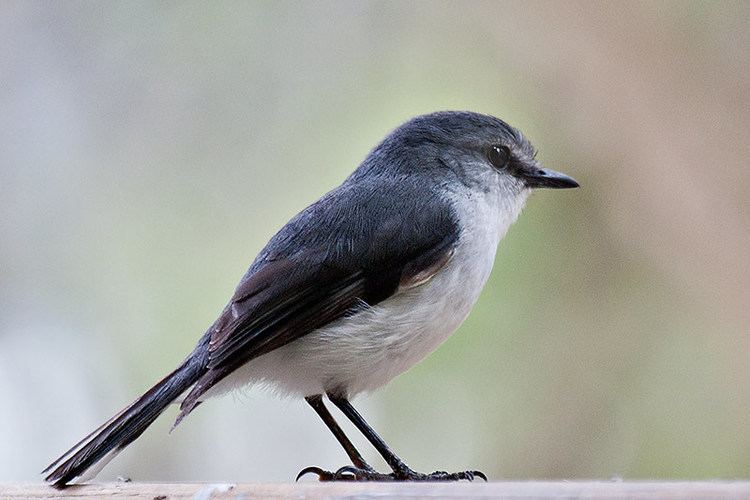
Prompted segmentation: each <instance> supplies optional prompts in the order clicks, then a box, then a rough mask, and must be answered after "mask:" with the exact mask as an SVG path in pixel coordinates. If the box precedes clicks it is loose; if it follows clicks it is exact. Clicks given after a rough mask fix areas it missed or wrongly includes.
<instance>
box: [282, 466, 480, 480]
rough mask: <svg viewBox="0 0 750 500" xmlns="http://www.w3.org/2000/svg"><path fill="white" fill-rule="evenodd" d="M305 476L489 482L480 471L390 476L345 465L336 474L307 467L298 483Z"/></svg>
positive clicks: (401, 472)
mask: <svg viewBox="0 0 750 500" xmlns="http://www.w3.org/2000/svg"><path fill="white" fill-rule="evenodd" d="M305 474H316V475H317V476H318V481H381V482H390V481H473V480H474V479H476V478H481V479H484V480H485V481H487V476H486V475H484V473H483V472H481V471H478V470H467V471H462V472H445V471H435V472H433V473H431V474H423V473H421V472H415V471H413V470H411V469H409V468H408V467H406V466H403V467H399V470H398V471H396V472H392V473H390V474H383V473H382V472H378V471H376V470H375V469H372V468H358V467H353V466H351V465H345V466H344V467H341V468H340V469H339V470H337V471H336V472H330V471H327V470H323V469H321V468H320V467H306V468H304V469H302V470H301V471H300V473H299V474H297V479H296V480H297V481H299V479H300V478H301V477H302V476H304V475H305Z"/></svg>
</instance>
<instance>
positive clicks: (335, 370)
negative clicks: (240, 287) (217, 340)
mask: <svg viewBox="0 0 750 500" xmlns="http://www.w3.org/2000/svg"><path fill="white" fill-rule="evenodd" d="M524 201H525V197H524V199H522V200H520V202H519V203H518V205H517V206H512V207H508V206H499V205H501V204H498V203H497V201H496V200H495V202H494V203H481V202H480V203H476V204H474V205H472V206H471V207H470V210H466V211H465V212H464V213H462V214H460V217H461V220H462V221H463V222H465V224H464V227H465V229H464V230H463V232H462V234H461V236H460V238H459V242H458V245H457V247H456V251H455V253H454V256H453V258H452V259H451V260H450V262H449V263H448V264H447V265H446V266H445V267H444V268H443V269H442V270H440V271H439V272H438V273H437V274H436V275H435V276H434V277H433V278H432V279H431V280H430V281H428V282H427V283H425V284H423V285H420V286H418V287H415V288H412V289H408V290H404V291H399V292H397V293H396V294H395V295H393V296H392V297H390V298H388V299H386V300H385V301H383V302H381V303H379V304H377V305H375V306H372V307H369V308H367V309H365V310H363V311H361V312H358V313H357V314H355V315H354V316H352V317H348V318H341V319H339V320H337V321H335V322H334V323H332V324H330V325H328V326H326V327H325V328H321V329H319V330H316V331H314V332H312V333H310V334H308V335H306V336H304V337H302V338H300V339H298V340H295V341H294V342H292V343H290V344H287V345H285V346H284V347H281V348H279V349H276V350H274V351H272V352H270V353H268V354H265V355H263V356H260V357H258V358H256V359H254V360H252V361H250V362H249V363H247V364H246V365H244V366H242V367H240V368H239V369H237V370H236V371H235V372H233V373H232V374H231V375H229V376H228V377H227V378H226V379H224V380H223V381H222V382H220V383H219V384H217V386H216V387H215V388H214V389H213V390H211V391H210V393H209V394H208V395H207V396H212V395H215V394H219V393H223V392H226V391H227V390H230V389H234V388H238V387H242V386H245V385H247V384H248V383H260V384H263V385H267V386H268V388H270V389H272V390H274V391H276V392H279V393H280V394H283V395H294V396H310V395H313V394H322V393H325V392H329V391H336V392H341V393H343V394H345V395H348V396H353V395H354V394H357V393H360V392H366V391H372V390H374V389H377V388H379V387H381V386H382V385H384V384H386V383H387V382H389V381H390V380H391V379H392V378H394V377H395V376H396V375H399V374H401V373H403V372H404V371H406V370H407V369H409V368H410V367H411V366H413V365H414V364H415V363H417V362H418V361H420V360H421V359H423V358H424V357H425V356H427V355H428V354H429V353H431V352H432V351H434V350H435V349H436V348H437V347H438V346H439V345H440V344H441V343H442V342H443V341H444V340H445V339H447V338H448V336H450V335H451V334H452V333H453V332H454V331H455V330H456V329H457V328H458V327H459V326H460V325H461V323H462V322H463V321H464V319H465V318H466V316H467V315H468V314H469V311H470V310H471V308H472V306H473V305H474V303H475V302H476V300H477V298H478V297H479V293H480V292H481V291H482V288H483V287H484V284H485V283H486V281H487V278H488V277H489V275H490V271H491V270H492V265H493V263H494V260H495V252H496V250H497V244H498V242H499V241H500V239H501V238H502V236H503V235H504V234H505V232H506V231H507V229H508V227H509V226H510V225H511V224H512V223H513V222H514V221H515V219H516V218H517V216H518V213H519V212H520V210H521V208H522V206H523V202H524ZM502 214H505V217H503V216H502Z"/></svg>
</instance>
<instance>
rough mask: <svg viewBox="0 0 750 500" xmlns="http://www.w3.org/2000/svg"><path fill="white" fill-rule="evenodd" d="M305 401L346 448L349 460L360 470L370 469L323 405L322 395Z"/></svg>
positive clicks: (310, 397)
mask: <svg viewBox="0 0 750 500" xmlns="http://www.w3.org/2000/svg"><path fill="white" fill-rule="evenodd" d="M305 401H307V402H308V404H309V405H310V406H312V408H313V410H315V412H316V413H317V414H318V415H319V416H320V418H321V419H322V420H323V422H325V424H326V426H328V429H329V430H330V431H331V432H332V433H333V435H334V436H335V437H336V440H337V441H338V442H339V444H340V445H341V446H342V447H343V448H344V451H345V452H346V454H347V455H349V460H351V461H352V463H353V464H354V466H355V467H359V468H360V469H369V468H370V466H369V465H368V464H367V462H365V460H364V459H363V458H362V455H361V454H360V453H359V451H357V449H356V448H355V447H354V445H353V444H352V442H351V441H349V438H348V437H346V434H344V431H343V430H342V429H341V427H339V424H338V423H336V420H334V418H333V415H331V412H329V411H328V408H326V406H325V404H323V396H321V395H320V394H318V395H315V396H309V397H307V398H305Z"/></svg>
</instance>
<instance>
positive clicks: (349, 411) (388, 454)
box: [328, 394, 409, 473]
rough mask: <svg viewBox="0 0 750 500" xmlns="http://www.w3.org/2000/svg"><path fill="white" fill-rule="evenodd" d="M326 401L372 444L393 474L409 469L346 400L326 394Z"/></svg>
mask: <svg viewBox="0 0 750 500" xmlns="http://www.w3.org/2000/svg"><path fill="white" fill-rule="evenodd" d="M328 399H330V400H331V402H332V403H333V404H335V405H336V406H337V407H338V409H339V410H341V412H342V413H343V414H344V415H346V416H347V418H348V419H349V420H351V421H352V423H353V424H354V425H355V426H356V427H357V429H359V431H360V432H361V433H362V434H364V436H365V437H366V438H367V440H368V441H369V442H370V443H372V445H373V446H374V447H375V449H376V450H378V453H380V455H381V456H382V457H383V459H384V460H385V461H386V463H387V464H388V466H389V467H390V468H391V469H392V470H393V472H395V473H398V472H400V471H405V470H408V469H409V468H408V467H407V466H406V464H405V463H404V462H403V460H401V459H400V458H398V457H397V456H396V454H395V453H393V451H392V450H391V448H390V447H389V446H388V445H387V444H386V442H385V441H383V438H381V437H380V436H379V435H378V433H377V432H375V430H374V429H373V428H372V427H370V425H369V424H368V423H367V422H365V419H364V418H363V417H362V415H360V414H359V412H358V411H357V410H356V409H355V408H354V407H353V406H352V404H351V403H350V402H349V401H348V400H347V399H345V398H342V397H339V396H335V395H333V394H328Z"/></svg>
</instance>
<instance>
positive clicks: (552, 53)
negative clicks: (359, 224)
mask: <svg viewBox="0 0 750 500" xmlns="http://www.w3.org/2000/svg"><path fill="white" fill-rule="evenodd" d="M749 19H750V3H748V2H653V3H652V2H643V3H638V2H609V3H604V2H590V3H588V2H582V3H573V2H409V3H407V2H380V1H379V2H309V3H308V2H275V1H274V2H211V3H199V2H160V3H155V2H154V3H150V2H149V3H145V2H25V1H23V2H21V1H18V2H16V1H6V2H3V3H2V4H1V5H0V42H1V46H2V47H3V48H2V49H0V86H1V87H0V110H2V112H1V113H0V151H2V161H1V162H0V213H1V214H2V216H1V217H0V401H2V403H0V480H4V481H9V480H18V481H21V480H23V481H30V480H37V478H38V476H37V473H38V471H40V470H41V469H42V468H43V467H44V466H45V465H47V463H48V462H49V461H50V460H51V459H53V458H55V457H56V456H57V455H59V454H60V453H61V452H62V451H64V450H65V449H67V448H68V447H69V446H70V445H72V444H73V443H74V442H75V441H77V440H78V439H79V438H81V437H82V436H83V435H85V434H86V433H88V432H89V431H90V430H91V429H92V428H94V427H96V426H98V425H99V424H100V423H101V422H102V421H104V420H105V419H107V418H108V417H109V416H111V415H112V414H113V413H114V412H115V411H117V410H118V409H120V408H121V407H122V406H124V405H125V404H126V403H129V402H130V401H131V400H132V399H133V398H134V397H136V396H137V395H138V394H140V393H141V392H142V391H143V390H145V389H146V388H147V387H149V386H150V385H151V384H152V383H153V382H155V381H156V380H157V379H158V378H160V377H161V376H162V375H163V374H165V373H167V372H168V371H169V370H171V369H172V368H173V367H174V366H175V365H176V364H177V363H178V362H179V361H180V360H181V359H182V357H183V356H184V355H185V354H187V353H188V352H189V350H190V349H191V348H192V346H193V344H194V342H195V341H196V340H197V339H198V337H199V335H200V334H201V333H202V332H203V331H204V329H205V328H206V327H207V326H208V325H209V324H210V323H211V322H212V321H213V319H214V318H215V317H216V315H217V314H218V312H219V311H220V310H221V308H222V307H223V305H224V303H225V301H226V300H227V299H228V298H229V296H230V294H231V292H232V290H233V288H234V286H235V284H236V282H237V280H238V279H239V277H240V276H241V275H242V273H243V272H244V270H245V268H246V266H247V265H248V264H249V263H250V261H251V260H252V258H253V257H254V256H255V254H256V253H257V252H258V251H259V250H260V248H261V247H262V246H263V244H264V243H265V242H266V241H267V239H268V238H269V237H270V236H271V235H272V234H273V233H274V232H275V231H276V230H277V229H278V228H280V227H281V226H282V225H283V224H284V223H285V222H286V221H287V219H288V218H289V217H290V216H292V215H293V214H294V213H296V212H297V211H299V210H301V209H302V208H304V207H305V206H306V205H307V204H309V203H310V202H312V201H313V200H315V199H316V198H317V197H318V196H319V195H321V194H322V193H324V192H326V191H328V190H329V189H331V188H332V187H334V186H335V185H337V184H338V183H339V182H340V181H341V180H343V179H344V178H345V177H346V176H347V175H348V174H349V173H350V172H351V171H352V170H353V169H354V168H355V167H356V165H357V164H358V163H359V161H361V159H362V158H363V157H364V156H365V155H366V154H367V152H368V150H369V149H370V148H371V147H372V146H374V145H375V144H376V143H377V142H378V141H379V140H380V139H381V138H382V137H383V136H384V135H385V134H386V133H387V132H388V131H389V130H390V129H392V128H393V127H395V126H397V125H398V124H399V123H401V122H402V121H404V120H406V119H407V118H409V117H411V116H413V115H416V114H420V113H425V112H430V111H435V110H442V109H469V110H474V111H479V112H483V113H488V114H493V115H497V116H499V117H502V118H504V119H505V120H507V121H509V122H510V123H511V124H513V125H515V126H517V127H519V128H520V129H522V130H523V131H524V132H525V133H526V135H527V136H528V137H530V138H531V139H532V141H533V142H534V144H535V145H536V146H537V148H538V149H539V151H540V155H539V157H540V159H541V160H542V162H543V163H544V164H546V165H548V166H549V167H551V168H555V169H559V170H562V171H564V172H566V173H569V174H570V175H573V176H574V177H576V178H577V179H578V180H579V181H580V182H581V184H582V188H581V189H579V190H576V191H566V192H552V191H544V192H539V193H537V194H536V195H534V196H533V197H532V198H531V199H530V200H529V203H528V206H527V209H526V210H525V212H524V214H523V215H522V217H521V219H520V221H519V222H518V223H517V224H516V225H515V226H514V227H513V228H512V229H511V231H510V232H509V234H508V236H507V237H506V239H505V240H504V241H503V243H502V244H501V246H500V250H499V252H498V257H497V263H496V266H495V270H494V272H493V275H492V277H491V279H490V282H489V284H488V285H487V288H486V289H485V291H484V293H483V294H482V296H481V298H480V300H479V303H478V304H477V306H476V308H475V309H474V311H473V313H472V314H471V316H470V317H469V319H468V320H467V321H466V323H465V324H464V326H463V327H462V328H461V329H460V330H459V331H458V332H457V333H456V334H455V335H454V336H453V337H452V338H451V339H450V340H449V341H448V342H447V343H446V344H445V345H444V346H443V347H441V348H440V349H439V350H438V351H437V352H436V353H435V354H434V355H432V356H431V357H429V358H428V359H427V360H426V361H424V362H422V363H421V364H419V365H418V366H416V367H415V368H414V369H412V370H411V371H409V372H407V373H406V374H404V375H402V376H400V377H398V378H397V379H396V380H394V381H393V382H392V383H391V384H390V385H389V386H388V387H387V388H385V389H383V390H381V391H380V392H378V393H376V394H374V395H372V396H364V397H360V398H359V399H358V400H357V401H356V403H358V405H359V406H360V407H361V410H362V412H363V413H364V414H365V415H366V416H367V417H368V418H369V419H370V420H371V423H372V424H373V425H374V426H375V427H376V429H378V430H379V431H380V432H381V433H382V435H383V436H384V437H385V438H386V440H387V441H388V442H389V443H390V444H391V445H392V446H393V447H394V449H395V450H396V451H397V452H399V453H400V454H401V455H402V456H403V457H404V458H405V459H406V461H407V462H408V463H409V464H410V465H412V466H413V467H414V468H416V469H418V470H424V471H431V470H434V469H436V468H438V469H447V470H454V469H455V470H457V469H465V468H478V469H482V470H484V471H485V472H487V473H488V475H490V476H491V477H492V478H495V479H500V478H507V479H516V478H521V479H530V478H571V479H573V478H608V477H611V476H622V477H624V478H734V477H747V475H748V470H749V469H748V468H749V467H750V427H749V426H748V414H750V362H748V355H749V354H750V335H749V333H750V332H749V329H748V324H750V304H749V302H750V301H749V300H748V299H749V298H750V294H749V293H748V286H749V285H750V210H748V208H749V201H750V174H749V173H748V160H747V159H748V158H749V157H750V21H748V20H749ZM173 417H174V411H173V410H170V411H168V413H167V415H165V416H164V417H163V418H161V419H160V420H159V421H157V423H156V424H155V425H154V426H153V427H152V428H151V429H150V430H149V431H148V432H147V433H146V434H145V435H144V436H143V438H142V439H141V440H139V441H137V442H136V443H135V444H133V445H132V446H131V447H130V448H129V449H128V450H127V451H126V452H124V453H123V454H122V455H121V456H120V457H119V458H118V459H117V460H116V461H114V462H113V463H112V464H111V465H110V466H109V467H108V468H107V469H105V471H104V472H103V473H102V474H101V476H100V477H101V478H102V479H108V478H109V479H111V478H114V477H116V476H118V475H122V476H130V477H132V478H134V479H135V480H162V481H178V480H183V481H185V480H195V481H199V480H200V481H203V480H226V481H290V480H292V479H293V478H294V475H295V474H296V473H297V471H298V470H299V469H301V468H302V467H304V466H307V465H313V464H314V465H319V466H323V467H327V468H336V467H338V466H340V465H343V464H344V463H345V456H344V454H343V453H342V452H341V451H340V450H339V448H338V445H337V444H336V442H335V441H334V439H333V438H332V437H331V436H330V435H329V434H328V431H327V430H326V429H325V428H324V426H323V424H322V423H321V422H320V421H319V420H318V418H317V417H316V416H315V414H314V413H313V412H312V411H311V410H310V409H309V408H307V406H306V405H305V404H304V403H302V402H300V401H279V400H276V399H274V398H273V397H272V396H270V395H267V394H265V393H262V392H258V391H248V392H247V393H243V394H240V395H238V396H237V397H231V396H230V397H225V398H223V399H220V400H216V401H212V402H210V404H206V405H204V406H201V408H200V409H199V410H198V411H196V412H195V413H194V414H192V415H191V416H190V418H189V419H187V421H186V422H185V423H184V424H183V425H182V426H181V427H180V428H178V429H177V431H176V432H174V433H173V434H171V435H170V434H168V430H169V427H170V425H171V423H172V419H173ZM341 419H342V420H343V417H341ZM347 429H351V428H350V427H348V426H347ZM352 436H353V437H356V438H357V439H356V442H357V443H359V444H362V447H363V449H366V450H367V456H368V458H370V459H372V460H373V462H374V463H375V464H377V465H378V466H379V467H381V468H383V467H384V465H383V463H382V462H380V461H379V459H377V458H376V456H375V454H374V452H372V451H371V449H370V448H369V447H368V446H366V445H365V444H364V443H363V440H362V439H360V438H359V436H358V435H356V434H355V433H354V432H352Z"/></svg>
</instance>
